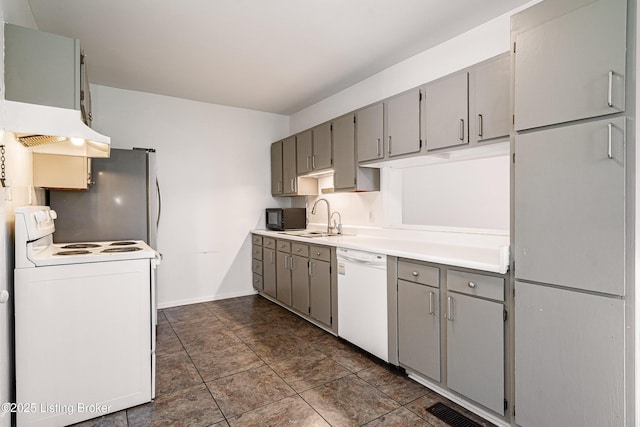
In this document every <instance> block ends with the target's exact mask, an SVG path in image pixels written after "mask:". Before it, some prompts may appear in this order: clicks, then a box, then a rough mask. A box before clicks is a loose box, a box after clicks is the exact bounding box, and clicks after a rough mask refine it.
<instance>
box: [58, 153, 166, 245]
mask: <svg viewBox="0 0 640 427" xmlns="http://www.w3.org/2000/svg"><path fill="white" fill-rule="evenodd" d="M91 181H92V184H91V185H90V186H89V189H88V190H86V191H69V190H50V191H49V205H50V206H51V208H52V209H54V210H55V211H56V212H57V213H58V219H57V220H56V231H55V233H54V235H53V238H54V241H55V242H56V243H66V242H97V241H109V240H144V241H145V242H146V243H147V244H149V246H151V247H152V248H154V249H157V244H156V243H157V241H156V238H157V231H158V225H159V222H160V211H161V199H160V187H159V185H158V179H157V174H156V159H155V150H153V149H145V148H134V149H133V150H123V149H114V148H112V149H111V157H109V158H107V159H92V161H91Z"/></svg>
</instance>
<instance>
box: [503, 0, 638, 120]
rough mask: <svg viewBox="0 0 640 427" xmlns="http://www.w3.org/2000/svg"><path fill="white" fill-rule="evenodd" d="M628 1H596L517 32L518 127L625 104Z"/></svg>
mask: <svg viewBox="0 0 640 427" xmlns="http://www.w3.org/2000/svg"><path fill="white" fill-rule="evenodd" d="M626 5H627V2H626V1H625V0H600V1H596V2H593V3H591V4H588V5H586V6H583V7H581V8H579V9H576V10H573V11H571V12H569V13H562V14H556V16H558V17H557V18H555V19H551V20H548V21H546V22H542V23H538V22H532V23H531V24H530V25H529V26H528V27H529V28H528V29H526V30H524V31H521V32H516V33H515V43H516V46H515V50H516V52H515V128H516V130H522V129H529V128H534V127H539V126H544V125H549V124H553V123H562V122H567V121H571V120H578V119H582V118H586V117H595V116H600V115H604V114H611V113H615V112H618V111H623V110H624V107H625V100H624V78H625V55H626V34H627V26H626ZM523 14H526V11H525V12H523ZM536 24H538V25H536Z"/></svg>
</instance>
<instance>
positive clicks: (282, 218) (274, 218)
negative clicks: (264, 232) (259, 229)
mask: <svg viewBox="0 0 640 427" xmlns="http://www.w3.org/2000/svg"><path fill="white" fill-rule="evenodd" d="M265 216H266V219H267V228H268V229H269V230H276V231H284V230H298V229H299V230H304V229H305V228H307V209H306V208H267V210H266V215H265Z"/></svg>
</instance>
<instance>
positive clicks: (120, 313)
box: [14, 206, 159, 427]
mask: <svg viewBox="0 0 640 427" xmlns="http://www.w3.org/2000/svg"><path fill="white" fill-rule="evenodd" d="M55 219H56V214H55V211H52V210H51V209H50V208H49V207H48V206H25V207H20V208H16V211H15V253H16V259H15V270H14V274H15V290H14V295H15V339H16V409H17V411H16V412H17V417H16V421H17V425H18V427H21V426H64V425H69V424H73V423H77V422H80V421H84V420H87V419H91V418H95V417H99V416H102V415H104V414H107V413H112V412H116V411H119V410H122V409H125V408H128V407H132V406H135V405H139V404H141V403H145V402H149V401H151V400H152V399H153V398H154V395H155V324H156V304H155V269H156V266H157V265H158V263H159V256H158V254H157V252H156V251H155V250H153V249H152V248H150V247H149V246H148V245H147V244H145V243H144V242H142V241H135V240H132V241H113V242H86V243H70V244H58V243H53V233H54V231H55Z"/></svg>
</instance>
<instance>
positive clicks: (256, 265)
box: [251, 259, 262, 275]
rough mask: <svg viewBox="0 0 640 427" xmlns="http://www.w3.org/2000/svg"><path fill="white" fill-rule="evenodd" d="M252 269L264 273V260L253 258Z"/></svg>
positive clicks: (257, 272)
mask: <svg viewBox="0 0 640 427" xmlns="http://www.w3.org/2000/svg"><path fill="white" fill-rule="evenodd" d="M251 270H252V271H253V272H254V273H256V274H260V275H262V261H260V260H257V259H252V260H251Z"/></svg>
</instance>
